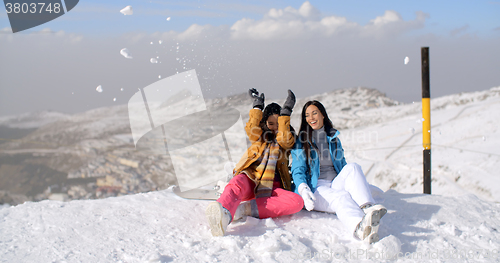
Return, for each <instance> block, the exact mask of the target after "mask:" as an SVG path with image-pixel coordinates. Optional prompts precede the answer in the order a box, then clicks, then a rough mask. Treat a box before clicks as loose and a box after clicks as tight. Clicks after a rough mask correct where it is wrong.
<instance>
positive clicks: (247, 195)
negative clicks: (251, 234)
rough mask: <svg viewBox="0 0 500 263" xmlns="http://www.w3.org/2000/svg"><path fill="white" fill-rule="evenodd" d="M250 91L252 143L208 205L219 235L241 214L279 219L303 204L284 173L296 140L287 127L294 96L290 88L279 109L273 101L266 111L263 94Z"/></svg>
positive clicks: (210, 219) (214, 232)
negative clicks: (222, 188) (221, 188)
mask: <svg viewBox="0 0 500 263" xmlns="http://www.w3.org/2000/svg"><path fill="white" fill-rule="evenodd" d="M249 94H250V96H251V97H252V99H253V109H251V110H250V119H249V121H248V123H247V124H246V127H245V131H246V133H247V135H248V138H249V140H250V142H251V143H252V145H251V146H250V148H248V150H247V151H246V153H245V154H244V155H243V157H242V158H241V160H240V161H239V162H238V163H237V164H236V167H235V169H234V171H233V175H234V177H233V178H232V179H231V180H230V181H229V183H228V184H227V186H226V187H225V188H224V192H223V193H222V195H221V196H220V198H219V199H217V201H216V202H212V203H210V205H209V206H208V207H207V209H206V212H205V213H206V216H207V219H208V222H209V225H210V230H211V232H212V235H213V236H223V235H224V234H225V232H226V229H227V226H228V225H229V223H231V221H233V220H238V219H241V218H243V217H245V216H253V217H256V218H269V217H278V216H282V215H289V214H293V213H296V212H298V211H300V210H301V209H302V207H303V206H304V202H303V199H302V198H301V197H300V196H299V195H298V194H296V193H294V192H291V190H292V189H291V187H292V186H291V185H292V183H291V176H290V173H289V171H288V157H289V154H290V153H289V150H290V149H291V148H292V147H293V145H294V143H295V134H294V133H293V128H291V127H290V115H291V113H292V109H293V106H294V105H295V95H294V94H293V92H292V91H291V90H288V97H287V99H286V101H285V104H284V105H283V109H282V108H281V107H280V106H279V105H278V104H276V103H271V104H269V105H267V106H266V108H265V109H264V93H262V94H260V96H259V92H258V91H257V90H256V89H250V90H249ZM244 201H248V202H244ZM242 202H243V203H242Z"/></svg>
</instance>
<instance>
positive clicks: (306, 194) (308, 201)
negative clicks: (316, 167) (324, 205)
mask: <svg viewBox="0 0 500 263" xmlns="http://www.w3.org/2000/svg"><path fill="white" fill-rule="evenodd" d="M298 190H299V194H300V196H302V199H303V200H304V206H305V207H306V209H307V211H311V210H313V209H314V201H316V197H314V194H313V193H312V192H311V189H310V188H309V186H307V184H306V183H301V184H300V185H299V189H298Z"/></svg>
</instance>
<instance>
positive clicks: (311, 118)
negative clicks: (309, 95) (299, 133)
mask: <svg viewBox="0 0 500 263" xmlns="http://www.w3.org/2000/svg"><path fill="white" fill-rule="evenodd" d="M324 119H325V117H324V116H323V114H321V112H320V111H319V109H318V107H316V106H314V105H309V107H307V109H306V122H307V123H308V124H309V126H311V128H313V130H317V129H321V128H322V127H323V120H324Z"/></svg>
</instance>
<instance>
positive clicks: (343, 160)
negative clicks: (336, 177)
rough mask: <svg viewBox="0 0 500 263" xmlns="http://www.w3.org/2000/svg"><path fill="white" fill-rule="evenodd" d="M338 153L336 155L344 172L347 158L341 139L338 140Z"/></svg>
mask: <svg viewBox="0 0 500 263" xmlns="http://www.w3.org/2000/svg"><path fill="white" fill-rule="evenodd" d="M337 152H338V153H336V155H337V156H338V158H339V161H340V165H341V167H340V170H342V169H343V168H344V166H346V164H347V162H346V161H345V157H344V148H342V143H340V139H339V138H337ZM339 153H340V156H339Z"/></svg>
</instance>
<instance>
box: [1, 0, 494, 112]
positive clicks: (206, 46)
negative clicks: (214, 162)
mask: <svg viewBox="0 0 500 263" xmlns="http://www.w3.org/2000/svg"><path fill="white" fill-rule="evenodd" d="M127 5H130V6H132V8H133V10H134V13H133V14H132V15H127V16H125V15H123V14H121V13H120V12H119V11H120V10H121V9H122V8H124V7H125V6H127ZM167 17H170V18H171V19H170V20H169V21H167ZM40 32H43V34H40ZM160 40H161V41H163V44H158V43H159V41H160ZM151 43H154V45H153V44H151ZM422 46H429V47H430V54H431V96H433V97H436V96H443V95H448V94H453V93H458V92H466V91H475V90H484V89H488V88H491V87H495V86H499V85H500V72H499V68H500V51H499V50H500V49H499V48H498V47H499V46H500V1H483V0H474V1H472V0H470V1H467V0H456V1H451V0H447V1H429V0H420V1H395V0H364V1H314V0H312V1H309V2H306V1H182V2H181V1H155V0H151V1H140V0H128V1H84V0H83V1H80V2H79V3H78V5H77V6H76V7H75V8H74V9H73V10H71V11H70V12H68V13H67V14H65V15H64V16H62V17H60V18H58V19H55V20H53V21H50V22H48V23H45V24H43V25H40V26H37V27H35V28H32V29H29V30H26V31H23V32H19V33H15V34H13V33H12V32H11V31H10V25H9V21H8V18H7V15H6V12H5V10H4V9H2V8H0V95H1V96H0V116H1V115H10V114H18V113H22V112H28V111H36V110H47V109H51V110H56V111H61V112H67V113H74V112H80V111H84V110H89V109H92V108H96V107H102V106H110V105H116V104H124V103H127V101H128V99H129V98H130V97H131V96H132V95H133V94H134V92H136V91H137V88H141V87H145V86H147V85H149V84H151V83H152V82H154V81H156V80H157V79H158V78H159V76H163V77H166V76H170V75H173V74H176V73H177V72H181V71H184V70H190V69H196V71H197V73H198V78H199V79H200V82H201V86H202V90H203V92H204V95H205V97H207V98H209V97H220V96H228V95H232V94H236V93H242V92H245V91H246V90H247V89H249V88H258V89H260V90H262V91H265V92H266V95H269V97H270V98H273V97H274V98H281V97H284V96H286V90H287V89H289V88H291V89H293V90H294V92H295V93H296V94H297V95H298V96H309V95H314V94H318V93H322V92H327V91H331V90H334V89H341V88H349V87H357V86H364V87H369V88H376V89H378V90H380V91H382V92H384V93H386V94H387V96H389V97H390V98H393V99H396V100H398V101H401V102H405V103H411V102H412V101H417V100H419V99H420V98H419V96H420V85H421V83H420V68H419V59H420V57H419V56H420V47H422ZM177 47H179V48H177ZM122 48H128V49H129V50H130V51H131V52H132V54H133V59H126V58H124V57H123V56H121V55H120V53H119V51H120V50H121V49H122ZM406 56H408V57H409V58H410V63H409V64H407V65H406V64H403V60H404V58H405V57H406ZM153 57H159V60H160V61H161V63H157V64H151V63H150V59H151V58H153ZM25 76H30V77H25ZM98 85H102V87H103V89H104V92H102V93H97V92H96V91H95V88H96V87H97V86H98ZM40 98H43V99H40Z"/></svg>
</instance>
